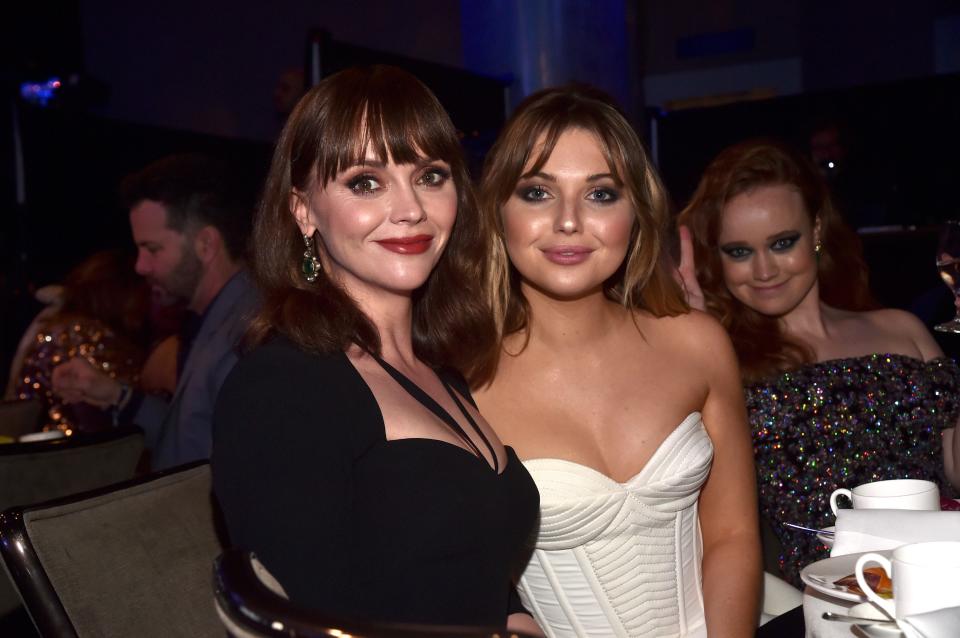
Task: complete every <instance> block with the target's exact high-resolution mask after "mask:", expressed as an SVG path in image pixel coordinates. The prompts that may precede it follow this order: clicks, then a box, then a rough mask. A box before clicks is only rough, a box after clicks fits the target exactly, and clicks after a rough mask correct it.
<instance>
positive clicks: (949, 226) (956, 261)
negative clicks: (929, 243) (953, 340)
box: [933, 220, 960, 334]
mask: <svg viewBox="0 0 960 638" xmlns="http://www.w3.org/2000/svg"><path fill="white" fill-rule="evenodd" d="M937 268H938V269H939V270H940V278H941V279H943V283H945V284H947V287H948V288H949V289H950V290H951V292H953V297H954V301H955V303H956V300H957V299H958V298H960V221H957V220H951V221H948V222H947V223H946V224H944V226H943V229H942V230H941V231H940V243H939V246H938V247H937ZM933 329H934V330H936V331H938V332H952V333H954V334H960V308H958V309H957V314H956V316H955V317H954V318H953V319H951V320H950V321H948V322H946V323H941V324H940V325H938V326H934V328H933Z"/></svg>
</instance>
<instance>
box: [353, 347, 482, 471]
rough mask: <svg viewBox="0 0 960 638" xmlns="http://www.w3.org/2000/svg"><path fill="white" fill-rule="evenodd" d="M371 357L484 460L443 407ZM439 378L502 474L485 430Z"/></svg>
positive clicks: (414, 385) (399, 374)
mask: <svg viewBox="0 0 960 638" xmlns="http://www.w3.org/2000/svg"><path fill="white" fill-rule="evenodd" d="M370 356H372V357H373V358H374V360H375V361H376V362H377V363H379V364H380V367H382V368H383V369H384V370H385V371H386V372H387V374H389V375H390V376H391V377H393V380H394V381H396V382H397V383H398V384H400V387H401V388H403V389H404V390H406V391H407V394H409V395H410V396H412V397H413V398H414V399H416V400H417V401H418V402H419V403H420V404H421V405H423V407H425V408H427V409H428V410H430V411H431V412H433V414H434V415H436V417H437V418H438V419H440V420H441V421H443V422H444V423H445V424H446V425H447V427H449V428H450V429H451V430H453V432H454V433H455V434H456V435H457V436H458V437H460V439H462V440H463V442H464V443H466V444H467V445H469V446H470V449H471V450H472V451H473V453H474V454H475V455H476V456H477V457H478V458H480V459H481V460H483V454H482V453H481V452H480V448H478V447H477V444H476V443H474V442H473V439H471V438H470V437H469V436H468V435H467V433H466V432H464V430H463V428H462V427H460V424H459V423H457V420H456V419H454V418H453V417H452V416H451V415H450V413H449V412H447V411H446V410H445V409H444V408H443V406H441V405H440V404H439V403H437V402H436V401H435V400H434V399H433V397H431V396H430V395H429V394H427V393H426V392H425V391H424V390H423V388H421V387H420V386H418V385H417V384H416V383H414V382H413V381H411V380H410V378H409V377H407V375H405V374H403V373H402V372H400V371H399V370H397V369H396V368H394V367H393V366H392V365H390V364H389V363H387V362H386V361H385V360H383V359H382V358H381V357H380V356H378V355H376V354H373V353H370ZM437 378H438V379H439V380H440V384H441V385H443V388H444V390H446V391H447V394H449V395H450V398H451V399H453V402H454V403H455V404H456V405H457V408H459V409H460V413H461V414H462V415H463V417H464V418H465V419H466V420H467V423H469V424H470V426H471V427H472V428H473V431H474V432H476V433H477V436H479V437H480V440H482V441H483V443H484V445H485V446H486V447H487V449H488V450H489V451H490V458H491V459H493V470H494V471H495V472H497V473H499V472H500V463H499V462H498V461H497V453H496V452H495V451H494V449H493V445H491V444H490V441H489V440H488V439H487V437H486V435H484V433H483V430H481V429H480V426H478V425H477V422H476V421H474V420H473V417H472V416H470V413H469V412H467V410H466V408H464V407H463V403H461V402H460V399H459V398H458V397H457V394H456V393H455V392H454V391H453V388H451V387H450V384H448V383H447V382H446V380H444V378H443V377H442V376H441V375H439V374H438V375H437Z"/></svg>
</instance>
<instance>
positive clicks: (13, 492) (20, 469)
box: [0, 428, 143, 615]
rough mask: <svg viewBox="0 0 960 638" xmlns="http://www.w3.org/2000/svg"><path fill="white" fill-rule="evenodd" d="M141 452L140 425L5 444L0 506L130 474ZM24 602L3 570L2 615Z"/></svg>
mask: <svg viewBox="0 0 960 638" xmlns="http://www.w3.org/2000/svg"><path fill="white" fill-rule="evenodd" d="M142 453H143V432H141V431H140V430H139V429H137V428H125V429H118V430H113V431H110V432H104V433H101V434H91V435H75V436H72V437H68V438H61V439H56V440H53V441H38V442H36V443H7V444H3V445H0V511H3V510H6V509H8V508H11V507H15V506H20V505H28V504H30V503H39V502H42V501H49V500H50V499H54V498H61V497H63V496H67V495H68V494H75V493H77V492H85V491H88V490H92V489H96V488H100V487H104V486H106V485H110V484H112V483H119V482H120V481H126V480H129V479H130V478H132V477H133V474H134V471H135V470H136V467H137V461H138V460H139V459H140V455H141V454H142ZM19 605H20V597H19V596H18V595H17V592H16V590H15V589H14V587H13V584H12V583H11V582H10V580H9V579H8V578H4V577H2V576H0V615H2V614H5V613H7V612H9V611H11V610H13V609H15V608H16V607H18V606H19Z"/></svg>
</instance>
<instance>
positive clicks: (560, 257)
mask: <svg viewBox="0 0 960 638" xmlns="http://www.w3.org/2000/svg"><path fill="white" fill-rule="evenodd" d="M541 250H542V251H543V255H544V256H545V257H546V258H547V259H548V260H550V261H552V262H553V263H555V264H559V265H561V266H575V265H577V264H582V263H583V262H585V261H586V260H587V259H588V258H589V257H590V253H592V252H593V249H592V248H587V247H586V246H548V247H547V248H543V249H541Z"/></svg>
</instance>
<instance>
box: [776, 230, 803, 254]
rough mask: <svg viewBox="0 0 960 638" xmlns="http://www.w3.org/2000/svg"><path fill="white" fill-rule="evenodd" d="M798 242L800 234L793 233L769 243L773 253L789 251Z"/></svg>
mask: <svg viewBox="0 0 960 638" xmlns="http://www.w3.org/2000/svg"><path fill="white" fill-rule="evenodd" d="M799 240H800V233H798V232H793V233H788V234H786V235H782V236H780V237H777V238H776V239H774V240H773V241H772V242H771V243H770V248H771V249H772V250H775V251H785V250H790V249H791V248H793V247H794V245H795V244H796V243H797V242H798V241H799Z"/></svg>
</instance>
